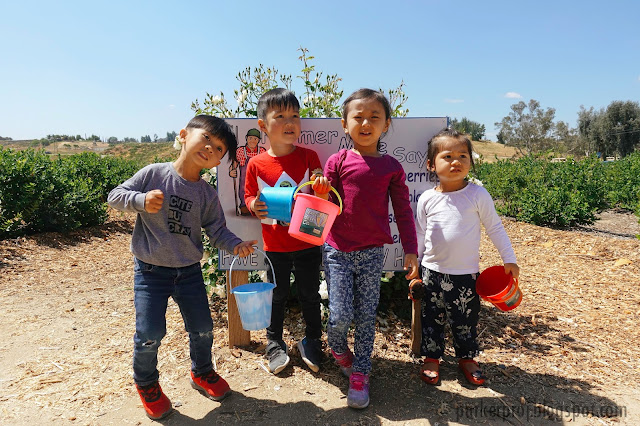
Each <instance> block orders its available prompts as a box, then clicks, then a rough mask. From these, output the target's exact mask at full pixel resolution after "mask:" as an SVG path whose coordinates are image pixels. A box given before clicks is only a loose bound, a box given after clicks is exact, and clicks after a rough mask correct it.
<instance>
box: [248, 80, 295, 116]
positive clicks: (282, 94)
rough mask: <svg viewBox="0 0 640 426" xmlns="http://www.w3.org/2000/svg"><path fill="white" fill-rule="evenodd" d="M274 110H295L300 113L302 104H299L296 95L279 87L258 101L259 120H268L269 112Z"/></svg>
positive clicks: (266, 93) (263, 95) (264, 94)
mask: <svg viewBox="0 0 640 426" xmlns="http://www.w3.org/2000/svg"><path fill="white" fill-rule="evenodd" d="M273 108H282V109H289V108H293V109H295V110H296V111H300V102H298V98H296V94H295V93H293V92H292V91H291V90H289V89H284V88H282V87H278V88H276V89H271V90H269V91H267V92H265V93H263V94H262V96H260V99H258V119H260V120H264V119H266V118H267V112H269V110H270V109H273Z"/></svg>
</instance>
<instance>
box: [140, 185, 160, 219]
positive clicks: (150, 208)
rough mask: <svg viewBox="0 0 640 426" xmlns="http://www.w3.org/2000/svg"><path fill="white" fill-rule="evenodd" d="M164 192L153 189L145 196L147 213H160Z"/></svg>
mask: <svg viewBox="0 0 640 426" xmlns="http://www.w3.org/2000/svg"><path fill="white" fill-rule="evenodd" d="M163 201H164V194H163V193H162V191H160V190H159V189H153V190H151V191H149V192H147V195H145V197H144V210H145V211H146V212H147V213H152V214H153V213H158V212H159V211H160V209H161V208H162V202H163Z"/></svg>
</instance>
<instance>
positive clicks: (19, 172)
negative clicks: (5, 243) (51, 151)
mask: <svg viewBox="0 0 640 426" xmlns="http://www.w3.org/2000/svg"><path fill="white" fill-rule="evenodd" d="M139 168H140V165H139V164H138V163H135V162H132V161H126V160H121V159H117V158H101V157H100V156H99V155H98V154H95V153H83V154H78V155H72V156H68V157H58V158H57V159H50V158H49V156H48V155H46V154H45V153H44V152H43V151H36V150H32V149H29V150H24V151H14V150H11V149H2V148H1V147H0V239H4V238H11V237H16V236H20V235H25V234H33V233H38V232H47V231H70V230H74V229H78V228H81V227H84V226H91V225H99V224H102V223H104V221H105V219H106V204H105V202H106V199H107V195H108V194H109V191H111V189H112V188H114V187H115V186H117V185H118V184H120V183H121V182H123V181H124V180H126V179H128V178H129V177H131V176H132V175H133V174H134V173H135V172H136V171H137V170H138V169H139Z"/></svg>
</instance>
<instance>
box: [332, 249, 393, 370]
mask: <svg viewBox="0 0 640 426" xmlns="http://www.w3.org/2000/svg"><path fill="white" fill-rule="evenodd" d="M323 254H324V274H325V277H326V279H327V287H328V289H329V324H328V325H327V340H328V341H329V346H330V347H331V349H333V350H334V351H335V352H336V353H339V354H341V353H345V352H346V351H347V350H348V349H349V347H348V346H347V333H348V332H349V327H350V326H351V322H352V321H353V322H354V323H355V334H354V340H355V343H354V351H353V352H354V359H353V371H357V372H359V373H363V374H369V372H370V371H371V353H372V352H373V340H374V338H375V332H376V310H377V308H378V301H379V300H380V276H381V274H382V267H383V263H384V262H383V261H384V250H383V247H374V248H370V249H366V250H360V251H352V252H343V251H340V250H336V249H335V248H333V247H331V246H330V245H329V244H326V243H325V245H324V250H323Z"/></svg>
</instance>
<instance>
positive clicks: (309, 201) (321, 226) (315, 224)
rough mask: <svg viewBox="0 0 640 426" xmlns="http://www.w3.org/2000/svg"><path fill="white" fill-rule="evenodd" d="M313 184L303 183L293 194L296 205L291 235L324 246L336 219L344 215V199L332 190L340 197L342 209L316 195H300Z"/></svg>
mask: <svg viewBox="0 0 640 426" xmlns="http://www.w3.org/2000/svg"><path fill="white" fill-rule="evenodd" d="M311 183H313V182H307V183H303V184H302V185H300V186H299V187H298V189H296V192H295V193H294V194H293V199H294V200H295V204H294V207H293V213H292V214H291V222H290V223H289V235H291V236H292V237H294V238H297V239H299V240H302V241H305V242H307V243H309V244H314V245H317V246H319V245H321V244H324V242H325V240H326V239H327V235H328V234H329V230H330V229H331V227H332V226H333V222H334V221H335V220H336V217H337V216H338V215H339V214H340V213H342V198H340V194H338V191H336V190H335V189H334V188H331V190H332V191H333V192H334V193H335V194H336V195H337V196H338V200H339V201H340V207H338V206H336V205H335V204H333V203H332V202H331V201H327V200H323V199H322V198H319V197H316V196H315V195H309V194H300V193H298V191H300V188H302V187H303V186H305V185H309V184H311Z"/></svg>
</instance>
